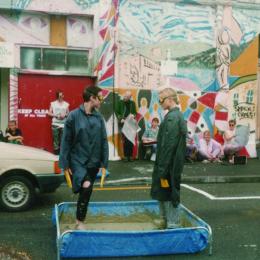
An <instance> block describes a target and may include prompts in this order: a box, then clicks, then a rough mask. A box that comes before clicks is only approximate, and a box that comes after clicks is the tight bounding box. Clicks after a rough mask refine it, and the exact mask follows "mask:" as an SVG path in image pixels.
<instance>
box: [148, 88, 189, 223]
mask: <svg viewBox="0 0 260 260" xmlns="http://www.w3.org/2000/svg"><path fill="white" fill-rule="evenodd" d="M159 98H160V100H159V102H160V105H161V107H162V108H163V109H164V110H168V113H167V114H166V115H165V117H164V120H163V121H162V123H161V124H160V128H159V133H158V137H157V152H156V161H155V164H154V170H153V176H152V188H151V196H152V198H153V199H156V200H158V201H159V203H160V209H161V214H162V217H163V220H164V222H165V221H166V223H165V224H166V226H167V228H176V227H179V226H180V216H179V209H178V205H179V203H180V183H181V173H182V170H183V166H184V161H185V153H186V134H187V124H186V122H185V120H184V118H183V115H182V113H181V112H180V111H179V108H178V107H177V105H178V103H179V102H178V99H177V93H176V91H174V90H173V89H171V88H165V89H163V90H162V91H160V93H159Z"/></svg>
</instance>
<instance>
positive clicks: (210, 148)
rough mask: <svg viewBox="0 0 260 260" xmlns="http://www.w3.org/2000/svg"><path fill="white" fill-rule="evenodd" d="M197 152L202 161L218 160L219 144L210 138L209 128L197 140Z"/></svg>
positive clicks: (219, 154)
mask: <svg viewBox="0 0 260 260" xmlns="http://www.w3.org/2000/svg"><path fill="white" fill-rule="evenodd" d="M198 153H199V155H198V156H199V159H200V160H202V162H203V163H208V162H220V156H221V144H220V143H218V142H217V141H216V140H214V139H212V138H211V136H210V131H209V130H206V131H205V132H204V133H203V138H202V139H200V140H199V149H198Z"/></svg>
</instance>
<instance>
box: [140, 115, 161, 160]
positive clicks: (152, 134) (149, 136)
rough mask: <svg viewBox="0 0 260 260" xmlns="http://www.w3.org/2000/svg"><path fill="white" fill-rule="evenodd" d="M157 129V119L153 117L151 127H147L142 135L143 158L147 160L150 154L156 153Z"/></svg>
mask: <svg viewBox="0 0 260 260" xmlns="http://www.w3.org/2000/svg"><path fill="white" fill-rule="evenodd" d="M158 131H159V119H158V118H157V117H154V118H153V119H152V124H151V127H148V128H147V129H146V130H145V132H144V134H143V136H142V142H143V145H144V146H145V159H148V160H149V159H150V158H151V156H152V154H154V153H156V147H157V144H156V142H157V135H158Z"/></svg>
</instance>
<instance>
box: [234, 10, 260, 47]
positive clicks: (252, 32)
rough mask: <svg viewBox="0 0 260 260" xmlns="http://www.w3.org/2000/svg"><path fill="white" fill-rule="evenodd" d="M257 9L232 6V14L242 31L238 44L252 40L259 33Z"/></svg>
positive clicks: (259, 16) (259, 21)
mask: <svg viewBox="0 0 260 260" xmlns="http://www.w3.org/2000/svg"><path fill="white" fill-rule="evenodd" d="M259 13H260V12H259V10H249V9H236V8H233V16H234V18H235V19H236V20H237V21H238V23H239V25H240V28H241V30H242V32H243V38H242V40H241V42H240V44H243V43H247V42H249V41H251V40H253V39H254V38H255V37H256V36H257V34H259V33H260V14H259Z"/></svg>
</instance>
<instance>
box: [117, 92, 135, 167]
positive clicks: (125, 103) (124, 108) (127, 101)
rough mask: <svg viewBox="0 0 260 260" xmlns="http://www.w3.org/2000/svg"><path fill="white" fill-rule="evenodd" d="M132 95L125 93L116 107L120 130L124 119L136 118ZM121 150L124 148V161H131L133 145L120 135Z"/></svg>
mask: <svg viewBox="0 0 260 260" xmlns="http://www.w3.org/2000/svg"><path fill="white" fill-rule="evenodd" d="M131 98H132V94H131V92H130V91H126V92H125V94H124V97H123V99H122V100H120V101H119V102H118V104H117V107H116V114H117V118H118V122H119V128H120V130H121V129H122V128H123V125H124V123H125V119H126V118H127V117H128V116H129V115H130V116H131V117H133V118H134V117H135V116H136V106H135V102H134V101H133V100H131ZM122 140H123V148H124V160H125V161H129V162H131V161H133V159H132V156H133V148H134V144H133V143H132V142H131V141H130V140H128V139H127V138H126V136H125V135H124V134H123V133H122Z"/></svg>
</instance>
